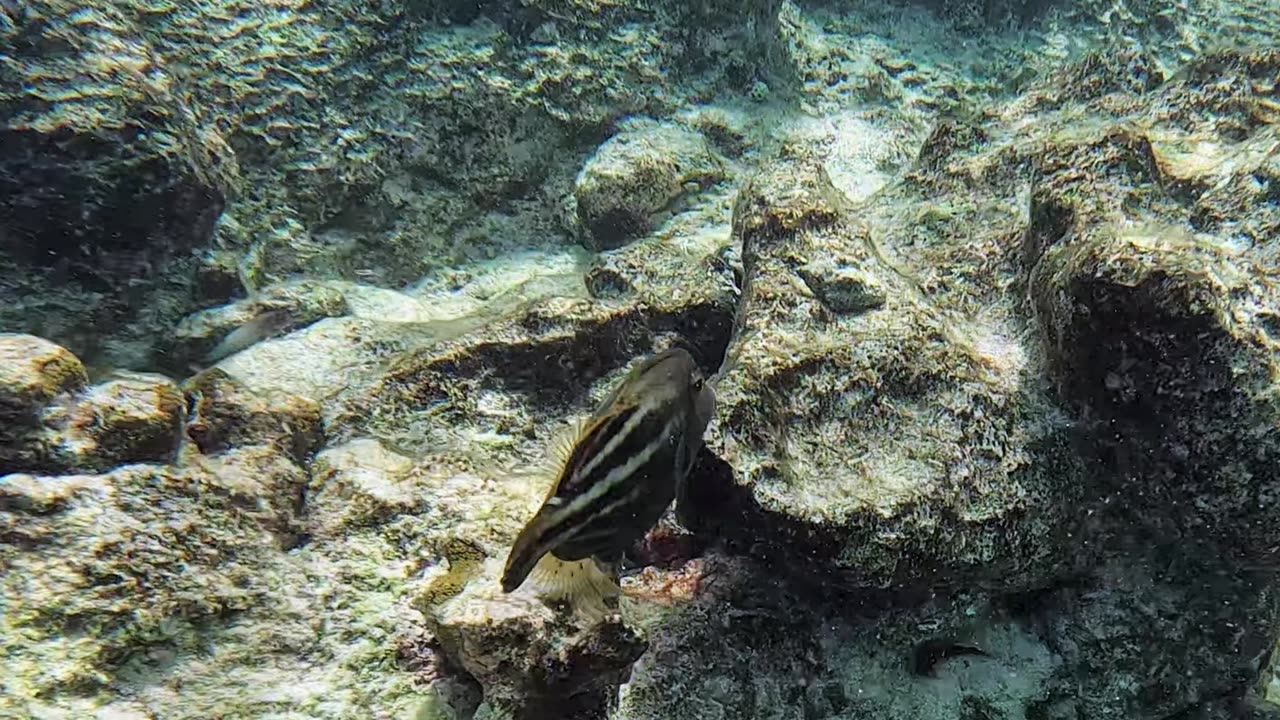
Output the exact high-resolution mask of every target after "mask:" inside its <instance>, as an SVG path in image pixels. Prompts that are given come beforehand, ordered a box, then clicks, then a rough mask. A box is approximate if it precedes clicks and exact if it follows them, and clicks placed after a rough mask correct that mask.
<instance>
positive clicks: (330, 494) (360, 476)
mask: <svg viewBox="0 0 1280 720" xmlns="http://www.w3.org/2000/svg"><path fill="white" fill-rule="evenodd" d="M413 466H414V463H413V461H412V460H410V459H409V458H407V457H404V456H403V455H398V454H396V453H394V452H392V451H390V450H388V449H386V448H385V447H383V446H382V444H381V443H379V442H378V441H377V440H372V439H369V438H361V439H358V440H353V441H351V442H349V443H345V444H343V445H339V446H337V447H333V448H329V449H327V450H325V451H324V452H322V453H320V454H319V455H317V456H316V458H315V461H314V462H313V470H312V473H313V477H312V480H311V491H310V492H309V493H308V497H309V510H310V514H311V516H312V518H313V519H314V520H315V522H316V523H317V530H318V531H319V532H321V533H323V534H337V533H340V532H342V531H343V530H344V529H346V528H349V527H350V526H361V525H369V524H375V523H380V522H386V521H387V520H389V519H390V518H392V517H395V516H396V515H399V514H402V513H407V512H411V511H413V510H415V509H417V508H418V506H419V505H420V504H422V503H423V502H424V498H423V497H421V495H422V494H421V492H420V491H418V490H417V489H416V488H415V486H414V485H413V483H412V482H411V481H410V479H409V475H410V472H411V471H412V470H413Z"/></svg>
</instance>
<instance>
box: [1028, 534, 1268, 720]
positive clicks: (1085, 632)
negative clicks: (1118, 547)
mask: <svg viewBox="0 0 1280 720" xmlns="http://www.w3.org/2000/svg"><path fill="white" fill-rule="evenodd" d="M1125 549H1126V550H1127V551H1129V552H1130V553H1131V554H1130V556H1129V557H1124V558H1112V559H1109V560H1107V561H1106V562H1105V563H1104V564H1103V565H1102V566H1100V567H1099V568H1098V569H1097V571H1096V573H1095V575H1094V578H1093V580H1092V582H1091V583H1090V587H1088V588H1086V589H1083V590H1082V589H1077V588H1059V589H1056V590H1051V591H1047V592H1043V593H1040V594H1038V595H1036V596H1035V597H1034V598H1024V599H1023V602H1028V601H1029V602H1030V606H1029V607H1031V608H1032V612H1031V613H1030V615H1029V618H1028V619H1029V623H1030V626H1031V627H1033V628H1035V632H1036V634H1037V635H1038V636H1039V637H1040V638H1042V640H1043V642H1044V643H1046V644H1047V645H1048V647H1049V648H1050V649H1051V650H1052V651H1053V653H1054V654H1055V655H1056V656H1058V657H1060V658H1061V660H1062V663H1063V664H1062V666H1061V668H1060V675H1059V682H1058V683H1056V684H1057V685H1058V689H1057V690H1056V692H1054V693H1053V695H1052V697H1054V698H1055V699H1060V698H1070V700H1069V701H1068V702H1069V705H1070V706H1074V710H1075V713H1074V714H1073V715H1068V717H1095V718H1117V719H1118V718H1131V717H1151V718H1165V717H1180V715H1179V713H1182V712H1191V711H1192V710H1191V709H1192V708H1194V707H1196V706H1198V705H1200V704H1201V703H1205V704H1212V701H1213V700H1214V699H1217V698H1224V697H1230V696H1232V695H1234V694H1236V693H1242V692H1244V691H1245V690H1246V689H1247V688H1250V687H1252V686H1253V685H1254V684H1255V683H1256V681H1257V678H1258V677H1259V675H1260V674H1261V671H1262V670H1263V668H1264V667H1265V663H1266V661H1267V660H1268V658H1269V655H1270V652H1271V649H1272V647H1273V645H1274V642H1275V640H1276V637H1277V631H1276V622H1277V620H1280V608H1277V606H1276V603H1275V601H1274V599H1273V598H1272V597H1271V596H1270V592H1271V591H1270V590H1269V589H1267V588H1266V587H1265V582H1262V576H1261V575H1259V574H1257V573H1249V572H1245V573H1239V572H1237V571H1236V570H1235V568H1228V567H1224V566H1223V565H1221V564H1215V563H1212V562H1206V561H1205V559H1204V558H1203V557H1200V556H1198V555H1195V554H1192V553H1180V552H1178V551H1176V550H1174V551H1166V552H1156V553H1153V552H1149V551H1148V550H1147V549H1146V548H1142V547H1134V546H1127V547H1125ZM1170 637H1174V638H1177V642H1176V643H1171V644H1166V643H1165V641H1164V638H1170ZM1072 668H1078V669H1082V670H1083V669H1086V668H1087V669H1088V671H1087V672H1080V671H1076V672H1075V673H1073V672H1072V671H1071V669H1072ZM1046 704H1047V703H1046ZM1189 716H1190V717H1196V715H1189Z"/></svg>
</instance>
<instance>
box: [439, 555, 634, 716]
mask: <svg viewBox="0 0 1280 720" xmlns="http://www.w3.org/2000/svg"><path fill="white" fill-rule="evenodd" d="M489 565H490V566H491V567H489V568H486V570H488V571H489V572H486V573H484V574H481V575H479V576H478V577H477V578H476V579H475V580H473V581H472V582H471V583H469V584H468V585H467V587H466V588H465V589H464V590H463V591H462V593H461V594H460V595H458V596H457V597H455V598H452V599H450V600H448V601H446V602H444V603H443V604H441V605H440V606H438V607H437V608H435V609H434V610H433V611H432V612H431V617H430V620H431V625H432V630H433V632H435V634H436V636H437V637H438V638H439V641H440V643H441V644H442V645H443V647H444V648H445V650H446V652H448V653H449V655H450V657H451V658H452V659H453V660H454V661H455V662H457V663H458V664H459V665H461V666H462V668H464V669H465V670H466V671H467V672H468V673H469V674H470V675H471V676H472V677H474V678H475V679H476V680H478V681H479V682H480V685H481V687H482V688H483V689H484V700H485V704H486V705H488V706H490V707H491V708H494V709H495V710H499V711H505V712H509V713H511V717H513V718H515V719H516V720H542V719H545V720H551V719H552V718H566V719H572V718H582V719H583V720H586V719H587V718H598V717H602V716H603V713H604V712H605V710H606V708H607V706H608V704H609V701H610V698H611V697H612V696H613V694H614V693H616V691H617V688H618V686H619V685H621V684H622V683H623V682H625V681H626V679H627V677H628V676H629V675H630V670H631V665H632V663H634V662H635V661H636V660H637V659H639V657H640V656H641V655H642V654H643V653H644V651H645V649H646V648H647V647H648V644H647V642H646V641H645V640H644V638H643V637H642V636H641V635H640V634H639V632H638V631H637V630H636V629H634V628H632V627H630V626H628V625H627V624H625V623H624V622H623V621H622V620H621V617H620V616H617V615H614V616H609V617H606V618H605V619H604V620H603V621H601V622H599V623H594V624H586V623H581V624H579V623H578V622H577V621H574V620H571V619H567V618H566V617H564V616H562V615H559V614H557V612H556V611H555V610H553V609H552V608H550V607H548V606H547V605H546V604H544V603H542V602H541V601H539V600H537V599H536V598H533V597H531V596H528V595H527V594H522V593H518V592H517V593H514V594H512V595H503V594H502V591H501V589H500V588H499V587H498V584H497V576H496V571H497V566H496V565H495V564H494V563H492V562H491V563H489Z"/></svg>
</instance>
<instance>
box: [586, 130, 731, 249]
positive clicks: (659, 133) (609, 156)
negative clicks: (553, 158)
mask: <svg viewBox="0 0 1280 720" xmlns="http://www.w3.org/2000/svg"><path fill="white" fill-rule="evenodd" d="M725 175H726V173H725V169H724V166H723V164H722V163H721V161H720V160H719V159H717V158H716V156H715V155H714V154H713V153H712V152H711V150H710V148H708V147H707V143H706V141H705V140H704V139H703V138H702V136H701V135H697V134H695V133H692V132H690V131H688V130H683V129H680V128H678V127H676V126H673V125H665V124H656V123H652V122H643V123H642V122H633V123H631V124H629V125H628V126H627V127H625V128H624V129H623V130H622V131H621V132H619V133H618V134H617V135H615V136H613V137H612V138H610V139H609V140H608V141H606V142H605V143H604V144H603V145H601V146H600V147H599V149H597V150H596V152H595V154H594V155H592V156H591V158H590V159H589V160H588V161H587V163H586V164H585V165H584V166H583V167H582V170H581V171H580V172H579V173H578V178H577V180H576V181H575V182H574V188H573V195H574V198H575V200H576V201H577V207H578V219H579V221H580V222H581V223H582V225H583V227H584V228H585V229H586V230H587V232H588V234H589V236H590V239H591V244H592V245H593V246H594V247H596V248H601V249H611V248H615V247H619V246H621V245H624V244H625V243H627V242H628V241H629V240H631V239H633V238H635V237H637V236H639V235H643V234H644V233H646V232H648V230H649V229H650V228H651V227H652V226H653V225H654V223H655V217H656V216H657V215H658V214H660V213H661V212H663V211H664V210H668V209H670V208H671V207H672V206H673V204H674V203H675V202H676V201H677V200H679V199H680V198H681V197H683V196H684V195H685V194H686V193H688V192H690V191H691V188H692V189H693V190H695V191H696V190H698V189H701V188H704V187H706V186H708V185H711V184H714V183H717V182H719V181H721V180H723V179H724V178H725Z"/></svg>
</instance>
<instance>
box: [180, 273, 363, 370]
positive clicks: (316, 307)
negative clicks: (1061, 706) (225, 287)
mask: <svg viewBox="0 0 1280 720" xmlns="http://www.w3.org/2000/svg"><path fill="white" fill-rule="evenodd" d="M348 311H349V307H348V305H347V300H346V297H345V296H344V295H343V293H342V292H341V290H339V289H337V288H335V287H330V286H326V285H324V284H323V283H315V282H307V281H302V282H296V283H287V284H281V285H273V286H271V287H267V288H263V289H261V290H260V291H259V292H257V293H255V295H254V297H253V298H252V299H245V300H240V301H237V302H234V303H230V304H227V305H221V306H218V307H216V308H210V309H208V310H202V311H200V312H197V313H194V314H192V315H189V316H187V317H186V318H184V319H183V320H182V322H181V323H179V324H178V327H177V328H176V329H175V331H174V339H173V347H172V349H171V350H170V351H169V352H168V353H167V354H166V357H165V360H164V362H165V365H166V366H170V367H173V368H175V369H177V370H178V371H183V370H186V369H187V367H186V365H187V364H207V363H208V362H209V361H210V360H220V359H222V358H221V357H217V356H211V353H213V351H214V350H215V349H221V348H226V350H225V351H223V352H230V351H234V350H235V349H236V348H235V347H234V345H235V343H234V340H233V341H231V342H227V338H228V337H229V336H230V335H231V334H232V333H235V332H236V331H238V330H240V329H241V328H246V326H249V325H252V324H253V323H255V322H257V323H259V324H260V325H261V327H262V330H261V331H260V332H253V333H250V332H249V331H250V328H246V334H251V335H252V338H253V339H256V340H267V339H271V338H272V337H278V336H281V335H285V334H288V333H290V332H292V331H295V330H298V329H301V328H304V327H306V326H307V325H310V324H311V323H313V322H315V321H317V320H320V319H321V318H326V317H335V316H341V315H345V314H347V312H348ZM268 314H272V315H278V316H279V318H280V319H279V320H278V321H277V322H265V321H264V320H263V318H264V316H266V315H268ZM245 342H249V339H248V338H246V340H245ZM241 349H243V348H241ZM217 355H222V352H219V353H217Z"/></svg>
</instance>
